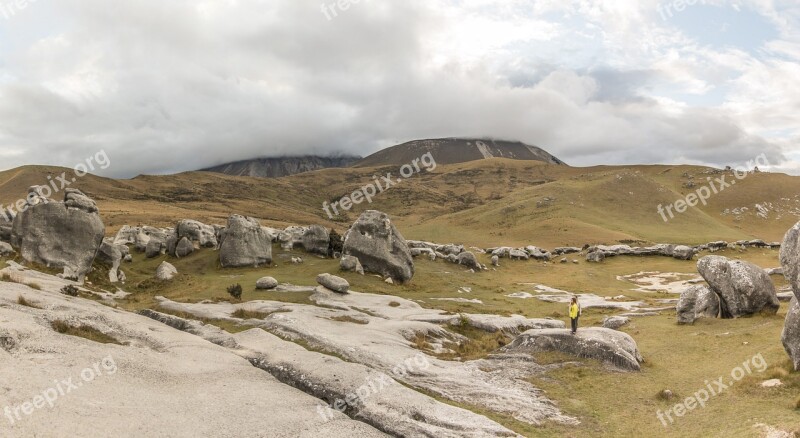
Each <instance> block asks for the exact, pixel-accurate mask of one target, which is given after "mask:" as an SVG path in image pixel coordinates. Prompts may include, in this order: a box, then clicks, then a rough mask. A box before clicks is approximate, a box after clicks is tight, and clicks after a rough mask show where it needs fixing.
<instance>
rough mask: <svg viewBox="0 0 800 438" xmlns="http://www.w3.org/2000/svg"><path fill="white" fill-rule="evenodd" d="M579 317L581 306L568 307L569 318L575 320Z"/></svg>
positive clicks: (571, 305) (572, 305)
mask: <svg viewBox="0 0 800 438" xmlns="http://www.w3.org/2000/svg"><path fill="white" fill-rule="evenodd" d="M579 316H581V306H580V305H579V304H570V305H569V317H570V318H572V319H575V318H577V317H579Z"/></svg>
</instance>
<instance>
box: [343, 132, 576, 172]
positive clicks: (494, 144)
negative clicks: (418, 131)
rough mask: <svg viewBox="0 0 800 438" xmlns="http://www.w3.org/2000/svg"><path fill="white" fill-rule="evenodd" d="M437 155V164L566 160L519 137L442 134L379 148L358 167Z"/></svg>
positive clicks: (402, 161)
mask: <svg viewBox="0 0 800 438" xmlns="http://www.w3.org/2000/svg"><path fill="white" fill-rule="evenodd" d="M429 152H430V153H431V154H432V155H433V158H434V160H435V161H436V164H457V163H465V162H468V161H476V160H485V159H489V158H509V159H512V160H532V161H541V162H544V163H548V164H565V163H564V162H563V161H561V160H559V159H558V158H556V157H554V156H552V155H550V154H549V153H548V152H547V151H545V150H544V149H542V148H539V147H537V146H531V145H527V144H525V143H521V142H518V141H503V140H491V139H470V138H440V139H431V140H415V141H410V142H408V143H403V144H400V145H397V146H392V147H390V148H387V149H383V150H381V151H379V152H376V153H374V154H372V155H370V156H368V157H366V158H364V159H363V160H361V161H359V162H357V163H356V164H355V166H356V167H374V166H386V165H395V166H401V165H403V164H407V163H411V162H412V161H413V160H415V159H417V158H419V157H421V156H423V155H425V154H426V153H429Z"/></svg>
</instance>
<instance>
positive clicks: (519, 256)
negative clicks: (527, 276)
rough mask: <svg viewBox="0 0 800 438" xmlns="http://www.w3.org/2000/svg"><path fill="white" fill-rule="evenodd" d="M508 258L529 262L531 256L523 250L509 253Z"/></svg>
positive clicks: (513, 250)
mask: <svg viewBox="0 0 800 438" xmlns="http://www.w3.org/2000/svg"><path fill="white" fill-rule="evenodd" d="M508 257H510V258H511V259H512V260H529V259H530V258H531V256H529V255H528V253H527V252H525V251H523V250H521V249H512V250H510V251H509V252H508Z"/></svg>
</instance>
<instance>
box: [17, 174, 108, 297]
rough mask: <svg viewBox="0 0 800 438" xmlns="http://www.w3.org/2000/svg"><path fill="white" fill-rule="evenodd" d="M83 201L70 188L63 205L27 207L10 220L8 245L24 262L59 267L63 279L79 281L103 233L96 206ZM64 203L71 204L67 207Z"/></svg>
mask: <svg viewBox="0 0 800 438" xmlns="http://www.w3.org/2000/svg"><path fill="white" fill-rule="evenodd" d="M83 198H85V195H83V194H82V193H80V192H79V191H77V190H75V189H70V191H69V192H67V193H66V195H65V198H64V199H65V202H40V203H36V204H35V205H29V206H28V207H27V208H26V209H24V211H22V212H20V213H19V214H18V215H17V217H16V218H14V224H13V227H12V232H11V245H12V246H13V247H15V248H17V249H18V250H19V253H20V255H21V256H22V258H23V259H25V260H27V261H28V262H33V263H38V264H41V265H45V266H47V267H50V268H61V269H63V270H64V273H63V276H64V277H65V278H72V279H77V280H78V281H83V279H84V277H85V275H86V273H87V272H89V270H90V269H91V267H92V262H93V261H94V259H95V256H96V255H97V251H98V250H99V249H100V245H101V244H102V243H103V235H104V233H105V226H104V225H103V221H102V220H101V219H100V215H99V214H98V213H97V208H96V206H95V207H93V208H92V205H89V204H87V201H86V200H85V199H83ZM86 199H88V198H86ZM67 201H72V202H69V206H68V205H67ZM91 204H93V202H92V203H91ZM84 207H86V208H84Z"/></svg>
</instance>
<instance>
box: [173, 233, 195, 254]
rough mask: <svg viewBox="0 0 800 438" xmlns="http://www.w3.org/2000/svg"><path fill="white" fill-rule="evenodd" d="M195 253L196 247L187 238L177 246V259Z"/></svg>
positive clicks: (183, 238)
mask: <svg viewBox="0 0 800 438" xmlns="http://www.w3.org/2000/svg"><path fill="white" fill-rule="evenodd" d="M193 252H194V245H193V244H192V242H190V241H189V239H187V238H186V237H185V236H184V237H181V240H180V241H179V242H178V244H177V245H175V257H177V258H181V257H186V256H188V255H189V254H191V253H193Z"/></svg>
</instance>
